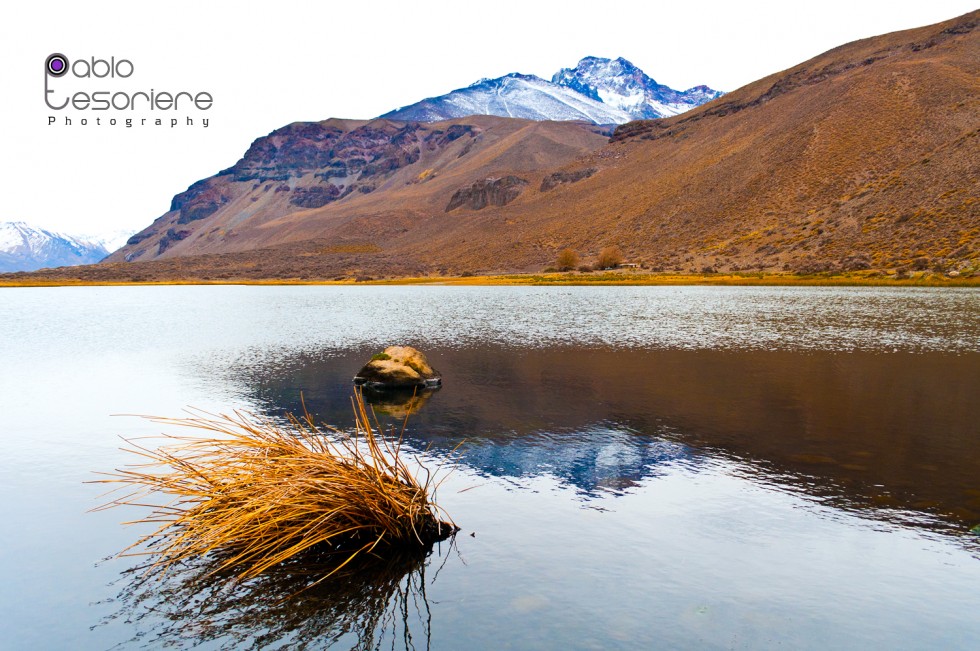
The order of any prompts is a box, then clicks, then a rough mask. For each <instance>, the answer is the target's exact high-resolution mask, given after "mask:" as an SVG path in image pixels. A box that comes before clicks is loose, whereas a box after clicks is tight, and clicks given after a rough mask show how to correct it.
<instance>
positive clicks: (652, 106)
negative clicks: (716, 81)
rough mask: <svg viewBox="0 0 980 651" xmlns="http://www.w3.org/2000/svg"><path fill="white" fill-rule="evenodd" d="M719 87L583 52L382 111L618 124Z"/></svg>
mask: <svg viewBox="0 0 980 651" xmlns="http://www.w3.org/2000/svg"><path fill="white" fill-rule="evenodd" d="M721 94H722V93H720V92H718V91H716V90H712V89H711V88H708V87H707V86H695V87H694V88H691V89H690V90H686V91H677V90H674V89H672V88H670V87H668V86H664V85H662V84H658V83H657V82H656V81H654V80H653V79H652V78H650V77H649V76H647V74H646V73H644V72H643V71H642V70H640V69H639V68H637V67H636V66H635V65H633V64H632V63H630V62H629V61H627V60H626V59H624V58H622V57H619V58H617V59H604V58H602V57H594V56H588V57H585V58H584V59H582V60H581V61H579V62H578V65H576V66H575V67H574V68H563V69H561V70H559V71H558V72H556V73H555V74H554V75H553V76H552V78H551V80H550V81H548V80H546V79H542V78H541V77H538V76H535V75H525V74H521V73H517V72H512V73H510V74H507V75H504V76H502V77H496V78H494V79H489V78H486V77H484V78H482V79H479V80H477V81H475V82H473V83H472V84H470V85H469V86H467V87H466V88H459V89H457V90H454V91H452V92H450V93H447V94H445V95H440V96H439V97H430V98H428V99H424V100H422V101H421V102H417V103H415V104H412V105H410V106H405V107H402V108H399V109H396V110H394V111H391V112H389V113H386V114H384V115H382V116H381V117H383V118H389V119H393V120H414V121H419V122H435V121H437V120H446V119H450V118H460V117H466V116H468V115H499V116H501V117H516V118H525V119H530V120H586V121H589V122H594V123H596V124H621V123H623V122H629V121H630V120H637V119H651V118H661V117H667V116H671V115H677V114H678V113H683V112H684V111H687V110H689V109H692V108H694V107H695V106H700V105H701V104H704V103H705V102H708V101H711V100H713V99H715V98H716V97H719V96H721Z"/></svg>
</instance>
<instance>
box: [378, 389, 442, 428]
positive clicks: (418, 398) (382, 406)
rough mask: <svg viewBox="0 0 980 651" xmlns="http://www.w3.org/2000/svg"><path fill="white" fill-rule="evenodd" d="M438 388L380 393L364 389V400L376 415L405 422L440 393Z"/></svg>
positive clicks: (390, 390)
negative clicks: (437, 392)
mask: <svg viewBox="0 0 980 651" xmlns="http://www.w3.org/2000/svg"><path fill="white" fill-rule="evenodd" d="M438 390H439V389H438V388H431V389H427V388H416V387H413V388H411V389H405V388H400V389H386V390H383V391H379V390H377V389H372V388H370V387H364V388H363V395H364V400H365V402H367V403H368V404H369V405H371V407H372V408H373V409H374V412H375V413H376V414H379V415H381V416H387V417H388V418H392V419H400V420H404V419H406V418H408V417H409V416H411V415H412V414H415V413H418V411H419V410H420V409H422V407H423V406H424V405H425V403H427V402H428V401H429V399H430V398H432V396H433V395H434V394H435V392H436V391H438Z"/></svg>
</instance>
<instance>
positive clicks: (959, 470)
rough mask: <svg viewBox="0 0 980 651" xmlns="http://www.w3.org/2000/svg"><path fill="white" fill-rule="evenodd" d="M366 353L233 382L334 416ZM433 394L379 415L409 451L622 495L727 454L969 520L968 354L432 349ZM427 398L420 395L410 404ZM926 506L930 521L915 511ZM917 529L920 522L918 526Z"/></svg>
mask: <svg viewBox="0 0 980 651" xmlns="http://www.w3.org/2000/svg"><path fill="white" fill-rule="evenodd" d="M371 352H372V351H371V350H370V349H367V350H354V351H349V350H348V351H321V352H319V353H306V354H295V355H292V356H290V355H286V356H279V357H276V358H275V359H271V360H268V363H265V364H263V363H259V364H255V363H254V360H251V361H250V364H249V365H247V366H246V365H242V366H241V367H238V368H235V369H234V370H233V371H232V373H231V375H232V377H231V378H229V379H230V381H232V382H234V383H236V384H238V385H239V386H240V390H242V391H244V392H245V393H246V394H248V395H249V396H250V399H251V400H254V401H257V402H258V404H260V405H262V406H263V408H264V409H265V410H266V411H267V412H269V413H271V414H282V413H285V412H288V411H292V412H298V411H300V410H301V409H302V405H301V403H300V394H301V393H302V395H303V399H304V401H305V404H306V407H307V408H308V409H309V410H310V412H311V413H312V414H313V415H314V416H315V417H316V418H317V419H320V420H323V421H326V422H328V423H332V424H336V425H339V426H343V425H344V424H345V423H347V422H348V420H349V415H348V414H349V400H350V393H351V390H352V389H351V382H350V379H351V376H352V375H353V373H354V372H355V371H356V370H357V368H359V366H360V365H361V364H362V363H363V360H364V359H365V358H366V357H369V356H370V353H371ZM426 354H427V356H428V357H429V359H430V360H432V361H433V364H435V365H436V366H437V367H438V368H439V369H440V370H441V371H442V373H443V388H442V389H441V390H440V391H438V392H436V393H431V394H425V395H422V396H420V397H419V398H417V399H416V400H418V401H420V404H416V405H415V406H414V407H412V408H411V409H401V410H400V411H394V412H392V411H391V410H392V407H391V406H390V405H387V406H382V407H381V408H380V409H379V410H378V412H379V416H380V417H381V418H382V420H385V416H384V413H385V410H388V412H389V413H391V414H395V417H394V418H389V419H388V422H390V423H392V424H394V425H396V426H398V427H401V424H402V421H403V420H404V418H405V416H406V415H408V411H414V412H415V413H413V414H412V415H411V416H410V417H409V418H408V424H407V429H406V437H407V439H408V441H409V442H410V443H411V444H413V445H414V446H416V447H417V448H419V449H424V448H426V447H431V448H433V449H434V450H436V451H440V452H445V451H448V450H451V449H453V448H455V447H456V446H457V445H458V444H459V443H460V442H461V441H465V443H464V444H463V447H462V448H461V453H462V456H461V461H462V463H464V464H466V465H468V466H471V467H472V468H474V469H475V470H477V471H478V472H481V473H486V474H492V475H497V476H504V477H515V478H518V477H527V476H530V475H534V474H551V475H554V476H555V477H557V478H558V479H559V480H560V481H563V482H566V483H568V484H570V485H573V486H575V487H576V488H577V489H578V490H579V491H580V492H582V493H584V494H590V493H593V492H594V491H596V490H609V489H611V490H613V491H616V490H623V489H625V488H628V487H629V486H631V485H633V484H635V483H636V482H639V481H640V480H642V479H643V478H644V477H648V476H650V475H651V474H655V473H656V472H657V468H658V466H660V467H662V464H664V463H671V462H675V461H677V460H679V459H683V460H684V462H685V463H687V464H693V465H695V466H696V465H697V463H698V459H700V458H702V457H703V456H704V455H721V456H723V457H725V458H727V459H730V460H734V461H736V462H737V465H738V467H739V468H740V471H739V472H741V473H743V474H750V475H754V476H755V477H756V480H757V481H758V482H760V483H763V484H767V485H771V486H773V487H776V488H780V489H782V488H787V489H791V490H793V491H796V492H800V493H802V494H804V495H809V496H811V497H814V498H816V499H819V501H821V502H822V503H827V504H832V505H834V506H837V507H841V508H847V509H859V510H862V511H864V512H866V513H868V514H870V515H872V516H873V517H882V518H890V519H894V520H896V521H902V522H906V523H912V524H915V525H917V526H920V525H923V523H927V522H928V523H931V524H938V523H937V521H936V516H938V517H939V518H940V519H941V520H942V521H944V522H946V523H947V524H951V525H953V526H955V527H957V528H964V527H965V528H969V527H970V526H973V525H975V524H976V523H977V522H980V486H978V485H977V483H976V478H977V477H980V457H978V455H976V454H975V445H976V441H977V440H978V438H980V422H978V420H977V418H976V415H977V412H976V407H975V396H976V395H980V363H978V359H980V356H978V355H977V354H975V353H964V354H958V355H954V354H943V353H926V354H921V353H907V352H900V353H882V352H861V351H855V352H833V351H785V350H782V351H758V350H751V351H740V350H739V351H731V350H621V349H573V348H549V349H519V348H514V347H507V346H480V347H474V348H468V349H454V348H429V349H428V350H426ZM421 401H425V402H424V406H423V405H422V404H421ZM920 516H927V517H920ZM930 526H931V525H930Z"/></svg>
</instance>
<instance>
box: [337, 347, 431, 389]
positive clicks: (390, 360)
mask: <svg viewBox="0 0 980 651" xmlns="http://www.w3.org/2000/svg"><path fill="white" fill-rule="evenodd" d="M354 384H358V385H364V386H366V387H368V388H371V389H396V388H399V389H400V388H406V387H423V388H435V387H438V386H440V385H441V384H442V378H441V377H440V376H439V373H438V372H437V371H436V370H435V369H433V368H432V367H431V366H429V361H428V360H427V359H426V358H425V355H423V354H422V352H421V351H419V350H416V349H415V348H412V347H411V346H388V347H387V348H385V349H384V352H382V353H379V354H377V355H375V356H374V357H372V358H371V361H370V362H368V363H367V364H365V366H364V368H362V369H361V370H360V371H359V372H358V373H357V375H355V376H354Z"/></svg>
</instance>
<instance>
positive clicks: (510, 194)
mask: <svg viewBox="0 0 980 651" xmlns="http://www.w3.org/2000/svg"><path fill="white" fill-rule="evenodd" d="M526 185H527V180H525V179H522V178H520V177H517V176H513V175H510V176H505V177H503V178H500V179H483V180H482V181H477V182H476V183H474V184H473V185H471V186H469V187H466V188H460V189H459V190H457V191H456V192H455V194H453V196H452V199H450V200H449V205H448V206H446V212H449V211H451V210H455V209H456V208H459V207H460V206H465V207H467V208H471V209H472V210H480V209H481V208H486V207H487V206H506V205H507V204H509V203H510V202H511V201H513V200H514V199H516V198H517V197H518V196H520V194H521V192H522V191H523V190H524V186H526Z"/></svg>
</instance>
